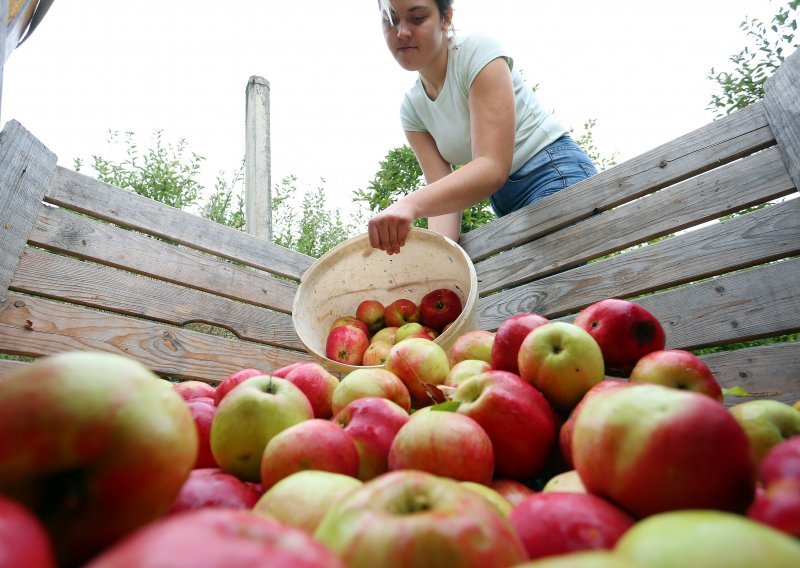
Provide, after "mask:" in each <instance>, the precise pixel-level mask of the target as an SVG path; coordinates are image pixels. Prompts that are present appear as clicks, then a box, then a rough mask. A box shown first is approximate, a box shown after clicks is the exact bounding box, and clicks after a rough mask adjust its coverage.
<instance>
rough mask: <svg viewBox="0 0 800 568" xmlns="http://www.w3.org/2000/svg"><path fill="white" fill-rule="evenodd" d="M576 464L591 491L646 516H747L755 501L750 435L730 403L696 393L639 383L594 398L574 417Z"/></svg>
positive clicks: (584, 482)
mask: <svg viewBox="0 0 800 568" xmlns="http://www.w3.org/2000/svg"><path fill="white" fill-rule="evenodd" d="M533 333H536V331H534V332H533ZM572 459H573V461H574V463H575V469H576V470H577V471H578V475H580V477H581V480H582V481H583V484H584V485H585V486H586V489H587V491H588V492H589V493H592V494H595V495H599V496H602V497H606V498H608V499H610V500H611V501H613V502H615V503H617V504H618V505H620V506H622V507H623V508H624V509H626V510H627V511H629V512H631V513H633V514H635V515H637V516H639V517H645V516H648V515H653V514H656V513H661V512H664V511H671V510H674V509H689V508H695V509H702V508H707V509H722V510H729V511H734V512H740V513H741V512H744V510H745V509H746V508H747V506H748V505H749V504H750V501H751V500H752V498H753V493H754V487H755V484H754V472H753V467H752V460H751V458H750V451H749V444H748V440H747V435H746V434H745V433H744V430H742V428H741V426H739V424H738V423H737V422H736V420H735V419H734V418H733V416H732V415H731V413H730V412H728V410H727V409H726V408H725V407H724V406H723V405H721V404H719V403H718V402H716V401H715V400H712V399H711V398H710V397H708V396H706V395H702V394H699V393H695V392H691V391H683V390H677V389H672V388H669V387H664V386H661V385H651V384H638V385H631V386H628V387H625V388H611V389H606V390H604V391H602V392H598V393H596V394H594V395H593V396H591V397H590V398H588V399H587V400H586V402H585V403H584V405H583V406H582V408H581V411H580V412H579V413H578V416H577V418H576V420H575V428H574V430H573V434H572ZM698 472H701V474H699V473H698Z"/></svg>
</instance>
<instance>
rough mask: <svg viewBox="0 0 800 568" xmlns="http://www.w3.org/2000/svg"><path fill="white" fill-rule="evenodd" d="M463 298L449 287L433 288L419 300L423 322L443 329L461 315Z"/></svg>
mask: <svg viewBox="0 0 800 568" xmlns="http://www.w3.org/2000/svg"><path fill="white" fill-rule="evenodd" d="M461 310H462V306H461V298H459V296H458V294H456V293H455V292H454V291H453V290H451V289H449V288H437V289H436V290H431V291H430V292H428V293H427V294H425V295H424V296H423V297H422V300H420V302H419V314H420V319H421V320H422V323H424V324H425V325H429V326H431V327H432V328H434V329H442V328H443V327H444V326H445V325H447V324H448V323H452V322H454V321H456V319H458V316H460V315H461Z"/></svg>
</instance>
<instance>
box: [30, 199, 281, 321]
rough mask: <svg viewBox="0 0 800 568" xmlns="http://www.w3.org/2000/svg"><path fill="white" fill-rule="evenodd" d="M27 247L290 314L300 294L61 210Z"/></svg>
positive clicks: (43, 220) (50, 210)
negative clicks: (33, 246) (59, 253)
mask: <svg viewBox="0 0 800 568" xmlns="http://www.w3.org/2000/svg"><path fill="white" fill-rule="evenodd" d="M28 242H29V243H30V244H32V245H35V246H41V247H44V248H47V249H50V250H54V251H57V252H64V253H70V254H74V255H76V256H77V257H79V258H81V259H85V260H92V261H95V262H99V263H101V264H107V265H109V266H113V267H115V268H121V269H124V270H129V271H131V272H135V273H137V274H143V275H145V276H149V277H151V278H157V279H161V280H166V281H168V282H172V283H176V284H180V285H183V286H188V287H190V288H194V289H197V290H202V291H204V292H209V293H212V294H217V295H220V296H223V297H226V298H232V299H234V300H239V301H243V302H248V303H252V304H255V305H257V306H262V307H265V308H269V309H274V310H277V311H280V312H284V313H291V309H292V301H293V299H294V292H295V290H296V289H297V285H296V284H294V283H293V282H286V281H283V280H278V279H276V278H273V277H272V276H271V275H269V274H266V273H264V272H258V271H256V270H254V269H252V268H249V267H240V266H236V265H235V264H233V263H230V262H228V261H225V260H220V259H219V258H217V257H213V256H210V255H208V254H205V253H202V252H197V251H195V250H192V249H189V248H186V247H179V246H175V245H172V244H169V243H166V242H164V241H161V240H159V239H155V238H151V237H148V236H146V235H142V234H140V233H137V232H135V231H129V230H126V229H122V228H120V227H117V226H116V225H112V224H110V223H105V222H102V221H97V220H95V219H90V218H88V217H85V216H83V215H77V214H75V213H73V212H71V211H68V210H66V209H61V208H57V207H44V208H43V209H42V212H41V214H40V215H39V217H38V218H37V220H36V225H35V226H34V228H33V229H32V230H31V232H30V236H29V237H28Z"/></svg>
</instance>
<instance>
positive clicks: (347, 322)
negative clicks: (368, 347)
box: [328, 316, 369, 337]
mask: <svg viewBox="0 0 800 568" xmlns="http://www.w3.org/2000/svg"><path fill="white" fill-rule="evenodd" d="M343 326H351V327H355V328H356V329H360V330H361V331H363V332H364V335H366V336H367V337H369V327H367V324H365V323H364V322H363V321H361V320H360V319H358V318H354V317H353V316H341V317H338V318H336V319H335V320H334V321H333V323H332V324H331V327H330V329H328V333H330V332H331V331H333V330H334V329H336V328H337V327H343Z"/></svg>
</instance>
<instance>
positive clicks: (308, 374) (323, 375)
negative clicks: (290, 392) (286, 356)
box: [286, 363, 339, 419]
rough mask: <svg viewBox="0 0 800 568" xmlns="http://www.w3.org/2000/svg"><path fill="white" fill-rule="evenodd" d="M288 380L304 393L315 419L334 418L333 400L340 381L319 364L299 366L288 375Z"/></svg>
mask: <svg viewBox="0 0 800 568" xmlns="http://www.w3.org/2000/svg"><path fill="white" fill-rule="evenodd" d="M286 380H287V381H289V382H290V383H292V384H293V385H294V386H296V387H297V388H299V389H300V390H301V391H303V394H304V395H306V398H308V402H310V403H311V408H312V409H313V411H314V418H324V419H328V418H331V417H332V416H333V410H332V408H331V399H332V398H333V392H334V391H335V390H336V387H338V386H339V379H337V378H336V377H335V376H334V375H332V374H331V373H329V372H328V371H327V370H326V369H325V367H323V366H322V365H320V364H319V363H304V364H302V365H298V366H297V367H295V368H294V369H292V370H291V371H289V372H288V373H287V374H286Z"/></svg>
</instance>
